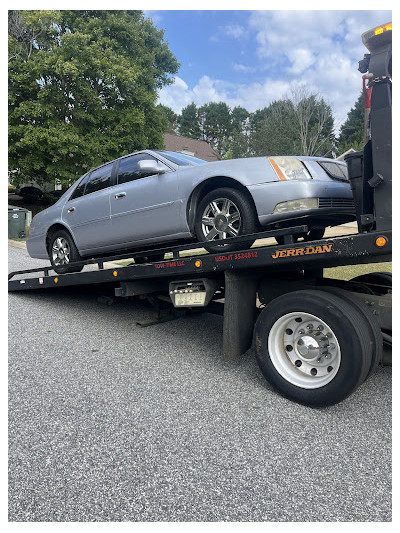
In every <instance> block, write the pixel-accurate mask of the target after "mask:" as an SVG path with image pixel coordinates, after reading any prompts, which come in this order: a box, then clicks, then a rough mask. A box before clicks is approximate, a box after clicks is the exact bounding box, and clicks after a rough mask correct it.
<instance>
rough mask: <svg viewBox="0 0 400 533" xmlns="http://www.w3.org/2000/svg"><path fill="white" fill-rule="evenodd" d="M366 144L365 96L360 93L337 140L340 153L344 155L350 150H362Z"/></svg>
mask: <svg viewBox="0 0 400 533" xmlns="http://www.w3.org/2000/svg"><path fill="white" fill-rule="evenodd" d="M364 143H365V141H364V95H363V93H360V96H359V97H358V99H357V101H356V103H355V104H354V107H352V108H351V109H350V111H349V112H348V114H347V118H346V120H345V121H344V123H343V124H342V126H341V128H340V132H339V137H338V139H337V145H338V152H339V153H340V154H342V153H343V152H346V151H347V150H349V149H350V148H354V149H356V150H362V149H363V147H364Z"/></svg>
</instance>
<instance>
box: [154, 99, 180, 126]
mask: <svg viewBox="0 0 400 533" xmlns="http://www.w3.org/2000/svg"><path fill="white" fill-rule="evenodd" d="M157 111H159V112H160V113H161V115H162V117H163V121H164V128H163V131H164V133H176V131H177V128H178V115H177V114H176V113H175V112H174V111H173V110H172V109H171V108H170V107H168V106H165V105H163V104H158V106H157Z"/></svg>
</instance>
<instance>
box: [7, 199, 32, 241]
mask: <svg viewBox="0 0 400 533" xmlns="http://www.w3.org/2000/svg"><path fill="white" fill-rule="evenodd" d="M29 214H30V211H28V209H25V208H24V207H17V206H15V205H9V206H8V238H9V239H23V238H24V237H26V226H27V218H28V215H29Z"/></svg>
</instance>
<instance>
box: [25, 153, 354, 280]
mask: <svg viewBox="0 0 400 533" xmlns="http://www.w3.org/2000/svg"><path fill="white" fill-rule="evenodd" d="M354 218H355V215H354V203H353V197H352V192H351V189H350V186H349V182H348V178H347V168H346V165H345V164H344V163H342V162H340V161H336V160H333V159H325V158H316V157H297V156H290V157H253V158H244V159H232V160H226V161H216V162H211V163H209V162H207V161H203V160H201V159H197V158H195V157H191V156H188V155H184V154H181V153H175V152H168V151H152V150H144V151H141V152H136V153H134V154H130V155H127V156H124V157H121V158H118V159H116V160H115V161H112V162H111V163H106V164H104V165H102V166H100V167H98V168H96V169H94V170H91V171H90V172H88V173H87V174H85V175H84V176H82V177H81V178H80V179H79V180H78V181H77V182H76V183H74V184H73V185H72V186H71V187H70V188H69V189H68V191H66V192H65V194H64V195H63V196H62V197H61V198H60V199H59V200H58V201H57V202H56V203H55V204H54V205H52V206H51V207H49V208H47V209H45V210H44V211H42V212H40V213H39V214H38V215H36V216H35V217H34V219H33V221H32V224H31V227H30V233H29V238H28V241H27V248H28V252H29V254H30V255H31V256H32V257H37V258H47V257H48V258H49V259H50V261H51V264H52V265H53V267H54V269H55V270H56V272H58V273H64V272H73V271H77V270H80V269H81V268H79V267H74V266H70V265H69V263H71V262H76V261H79V260H80V259H82V258H85V257H88V256H90V257H94V256H99V255H106V254H109V253H112V252H115V253H117V252H119V251H125V250H131V249H144V250H145V249H146V248H147V249H150V248H151V247H155V246H157V245H158V244H161V243H163V242H167V241H177V242H180V241H182V240H188V239H192V240H194V239H196V240H198V241H201V242H202V241H207V242H208V245H207V249H208V250H210V251H218V250H221V246H224V247H223V250H224V251H228V250H232V249H235V246H238V245H237V244H236V245H235V243H232V244H229V245H226V244H225V245H221V244H219V241H221V240H222V239H229V238H233V237H236V236H238V235H247V234H252V233H255V232H257V231H260V230H262V229H263V228H266V229H274V228H282V227H287V226H293V225H295V224H297V223H302V224H307V225H308V226H309V228H310V231H309V233H308V234H307V235H304V236H302V238H304V239H308V240H313V239H318V238H321V237H322V236H323V233H324V230H325V228H326V227H327V226H334V225H338V224H342V223H344V222H347V221H349V220H354ZM253 241H254V239H253ZM248 245H249V246H250V245H251V242H249V243H248ZM242 247H243V244H242ZM151 259H153V260H157V259H160V258H159V257H157V256H152V257H151Z"/></svg>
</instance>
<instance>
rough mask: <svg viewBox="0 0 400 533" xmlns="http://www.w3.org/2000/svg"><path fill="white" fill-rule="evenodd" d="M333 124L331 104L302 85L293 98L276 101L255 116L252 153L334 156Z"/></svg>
mask: <svg viewBox="0 0 400 533" xmlns="http://www.w3.org/2000/svg"><path fill="white" fill-rule="evenodd" d="M333 127H334V120H333V115H332V109H331V107H330V106H329V105H328V104H327V103H326V102H325V101H324V99H323V98H318V96H317V95H316V94H310V93H308V92H307V90H306V89H305V88H304V87H300V88H299V89H298V90H296V91H294V92H293V94H292V97H291V98H286V99H283V100H277V101H275V102H272V103H271V104H270V105H269V106H268V107H265V108H264V109H261V110H258V111H256V112H255V113H254V114H253V115H252V117H251V126H250V132H251V133H250V147H251V150H252V155H256V156H265V155H311V156H319V157H331V154H332V151H333V149H334V141H335V137H334V131H333Z"/></svg>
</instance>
